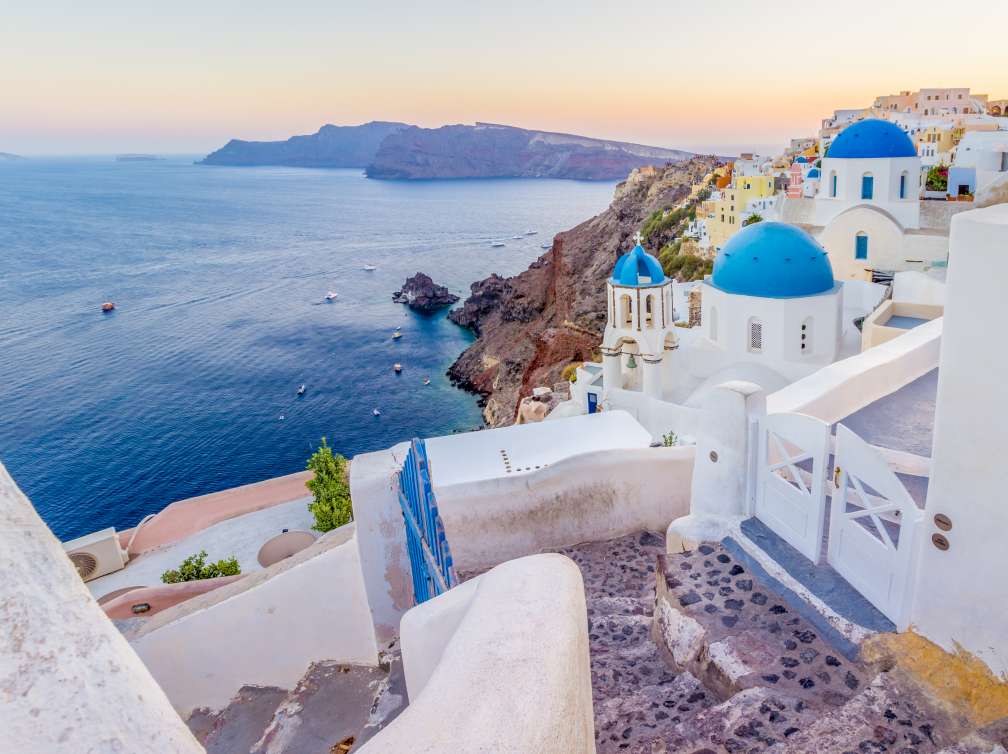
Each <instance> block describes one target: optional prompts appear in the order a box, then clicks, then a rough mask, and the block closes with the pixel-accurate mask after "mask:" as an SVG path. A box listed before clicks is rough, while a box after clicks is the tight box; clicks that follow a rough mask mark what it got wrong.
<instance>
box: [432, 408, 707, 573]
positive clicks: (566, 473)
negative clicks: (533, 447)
mask: <svg viewBox="0 0 1008 754" xmlns="http://www.w3.org/2000/svg"><path fill="white" fill-rule="evenodd" d="M563 423H564V422H557V424H563ZM432 467H433V461H432ZM692 476H693V448H692V447H672V448H631V449H611V450H604V451H599V452H595V453H585V454H582V455H577V456H573V457H569V458H566V459H564V460H562V461H559V462H557V463H555V464H552V465H550V466H548V467H546V468H544V469H540V470H539V471H533V472H528V473H523V474H516V475H513V476H509V477H503V478H497V479H483V480H479V481H476V482H471V483H463V484H456V485H449V486H440V485H438V484H437V471H436V469H435V472H434V479H435V488H434V491H435V494H436V495H437V501H438V510H439V512H440V514H441V519H442V521H443V522H444V526H445V531H446V533H447V535H448V543H449V545H450V546H451V550H452V557H453V558H454V560H455V567H456V568H457V569H459V570H462V571H467V570H475V569H482V568H487V567H489V566H493V565H497V564H498V563H502V562H503V561H505V560H509V559H511V558H516V557H520V556H522V555H529V554H532V553H537V552H542V551H543V550H547V549H553V548H558V547H565V546H568V545H574V544H577V543H579V542H592V541H597V540H604V539H611V538H614V537H620V536H623V535H625V534H629V533H631V532H635V531H640V530H642V529H650V530H652V531H664V530H665V528H666V527H667V526H668V524H669V523H670V522H671V521H672V519H674V518H677V517H678V516H682V515H685V514H686V513H687V511H688V510H689V498H690V480H691V478H692Z"/></svg>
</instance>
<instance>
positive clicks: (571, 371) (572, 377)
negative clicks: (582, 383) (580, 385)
mask: <svg viewBox="0 0 1008 754" xmlns="http://www.w3.org/2000/svg"><path fill="white" fill-rule="evenodd" d="M579 366H581V362H580V361H576V362H573V363H571V364H568V365H567V366H565V367H564V368H563V371H562V372H560V379H562V380H567V381H568V382H577V369H578V367H579Z"/></svg>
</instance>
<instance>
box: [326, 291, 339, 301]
mask: <svg viewBox="0 0 1008 754" xmlns="http://www.w3.org/2000/svg"><path fill="white" fill-rule="evenodd" d="M338 295H339V294H338V293H337V292H336V291H329V292H328V293H327V294H326V295H325V300H326V301H335V300H336V297H337V296H338Z"/></svg>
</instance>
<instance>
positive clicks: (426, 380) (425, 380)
mask: <svg viewBox="0 0 1008 754" xmlns="http://www.w3.org/2000/svg"><path fill="white" fill-rule="evenodd" d="M423 384H425V385H429V384H430V377H424V381H423Z"/></svg>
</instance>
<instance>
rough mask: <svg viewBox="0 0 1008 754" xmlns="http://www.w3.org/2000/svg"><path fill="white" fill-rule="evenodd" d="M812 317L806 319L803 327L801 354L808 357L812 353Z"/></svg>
mask: <svg viewBox="0 0 1008 754" xmlns="http://www.w3.org/2000/svg"><path fill="white" fill-rule="evenodd" d="M813 342H814V341H813V340H812V317H806V318H805V321H804V322H802V325H801V353H802V356H806V355H808V354H811V353H812V346H813Z"/></svg>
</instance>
